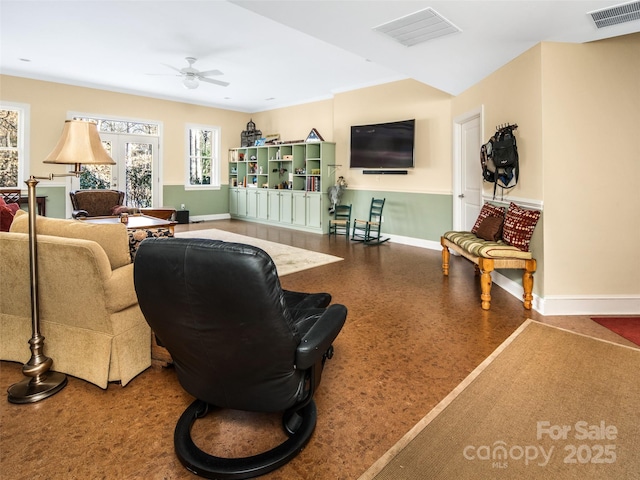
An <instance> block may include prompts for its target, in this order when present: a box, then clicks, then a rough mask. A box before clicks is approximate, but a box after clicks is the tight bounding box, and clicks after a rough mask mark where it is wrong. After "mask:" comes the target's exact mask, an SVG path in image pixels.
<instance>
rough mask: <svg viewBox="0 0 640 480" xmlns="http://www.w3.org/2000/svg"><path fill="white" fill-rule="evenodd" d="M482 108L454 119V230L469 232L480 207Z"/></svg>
mask: <svg viewBox="0 0 640 480" xmlns="http://www.w3.org/2000/svg"><path fill="white" fill-rule="evenodd" d="M482 124H483V123H482V109H479V110H477V111H474V112H470V113H469V114H466V115H463V116H461V117H459V118H457V119H456V120H455V124H454V129H455V132H456V135H455V140H454V141H455V142H456V145H455V147H456V148H455V152H456V155H455V156H456V158H455V162H454V165H455V166H456V168H454V182H455V185H456V188H455V189H454V228H455V229H456V230H471V227H473V224H474V222H475V220H476V218H477V217H478V214H479V213H480V209H481V208H482V171H481V169H480V147H481V146H482V136H483V132H482Z"/></svg>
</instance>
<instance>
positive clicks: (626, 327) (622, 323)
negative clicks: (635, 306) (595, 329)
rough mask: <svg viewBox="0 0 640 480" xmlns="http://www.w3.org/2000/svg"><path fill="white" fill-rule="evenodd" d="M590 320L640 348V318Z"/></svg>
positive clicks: (592, 318) (600, 318) (595, 318)
mask: <svg viewBox="0 0 640 480" xmlns="http://www.w3.org/2000/svg"><path fill="white" fill-rule="evenodd" d="M591 320H593V321H594V322H596V323H599V324H600V325H602V326H603V327H606V328H608V329H609V330H611V331H612V332H615V333H617V334H618V335H620V336H621V337H624V338H626V339H627V340H629V341H630V342H633V343H635V344H636V345H638V346H640V317H591Z"/></svg>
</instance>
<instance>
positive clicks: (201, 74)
mask: <svg viewBox="0 0 640 480" xmlns="http://www.w3.org/2000/svg"><path fill="white" fill-rule="evenodd" d="M198 75H200V76H202V77H209V76H212V75H222V72H221V71H220V70H207V71H205V72H198Z"/></svg>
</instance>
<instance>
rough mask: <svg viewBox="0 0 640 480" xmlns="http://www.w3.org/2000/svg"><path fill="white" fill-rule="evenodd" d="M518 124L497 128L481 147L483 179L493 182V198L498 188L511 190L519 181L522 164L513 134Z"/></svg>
mask: <svg viewBox="0 0 640 480" xmlns="http://www.w3.org/2000/svg"><path fill="white" fill-rule="evenodd" d="M516 128H518V125H506V126H501V127H498V128H496V133H495V135H494V136H493V137H491V138H490V139H489V141H488V142H487V143H485V144H484V145H482V147H481V148H480V164H481V166H482V179H483V180H484V181H485V182H489V183H493V198H494V199H495V198H496V189H497V187H500V188H501V190H502V192H503V193H504V190H505V189H507V190H510V189H512V188H513V187H515V186H516V185H517V183H518V177H519V175H520V165H519V156H518V145H517V142H516V137H515V135H514V134H513V132H514V130H515V129H516Z"/></svg>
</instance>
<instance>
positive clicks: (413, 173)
mask: <svg viewBox="0 0 640 480" xmlns="http://www.w3.org/2000/svg"><path fill="white" fill-rule="evenodd" d="M450 102H451V95H449V94H447V93H444V92H442V91H440V90H437V89H435V88H432V87H429V86H427V85H424V84H422V83H420V82H417V81H415V80H403V81H400V82H392V83H387V84H384V85H378V86H375V87H368V88H362V89H360V90H355V91H352V92H346V93H341V94H338V95H336V97H335V100H334V126H335V130H334V138H335V141H336V163H338V164H341V165H342V167H341V168H340V169H339V170H338V172H337V174H338V175H343V176H344V177H345V178H346V179H347V181H348V182H349V188H354V189H363V190H365V189H368V190H380V191H398V192H417V193H445V194H450V193H451V141H452V140H451V134H452V132H451V104H450ZM412 118H415V119H416V138H415V168H412V169H409V174H408V175H363V174H362V171H361V170H360V169H354V170H351V169H349V144H350V135H351V126H352V125H362V124H368V123H384V122H391V121H396V120H409V119H412Z"/></svg>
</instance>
